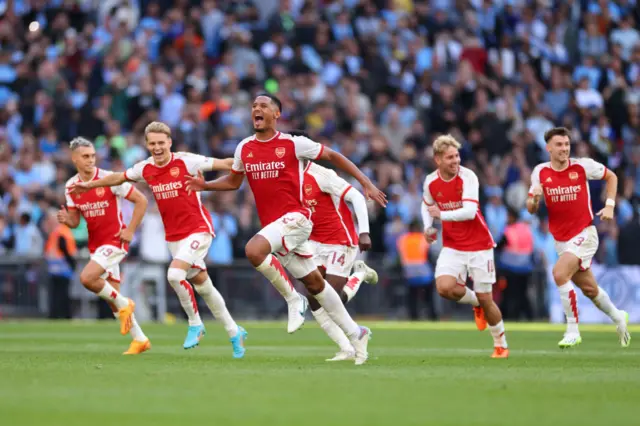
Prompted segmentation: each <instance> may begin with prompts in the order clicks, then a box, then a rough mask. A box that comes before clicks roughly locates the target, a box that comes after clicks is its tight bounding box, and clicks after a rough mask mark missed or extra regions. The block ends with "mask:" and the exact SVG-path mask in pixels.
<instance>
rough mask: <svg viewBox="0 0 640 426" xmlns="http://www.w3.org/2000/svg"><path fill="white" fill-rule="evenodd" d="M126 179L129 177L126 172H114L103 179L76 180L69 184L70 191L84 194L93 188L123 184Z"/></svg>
mask: <svg viewBox="0 0 640 426" xmlns="http://www.w3.org/2000/svg"><path fill="white" fill-rule="evenodd" d="M126 181H127V179H126V178H125V176H124V173H112V174H110V175H107V176H105V177H103V178H102V179H98V180H92V181H90V182H74V183H72V184H71V185H69V192H72V193H76V194H82V193H84V192H87V191H89V190H90V189H93V188H102V187H105V186H118V185H122V184H123V183H125V182H126Z"/></svg>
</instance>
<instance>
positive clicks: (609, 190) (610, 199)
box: [598, 169, 618, 220]
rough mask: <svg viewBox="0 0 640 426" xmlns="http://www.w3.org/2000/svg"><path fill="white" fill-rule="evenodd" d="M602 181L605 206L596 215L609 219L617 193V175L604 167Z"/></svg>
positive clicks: (612, 213) (611, 215) (612, 214)
mask: <svg viewBox="0 0 640 426" xmlns="http://www.w3.org/2000/svg"><path fill="white" fill-rule="evenodd" d="M604 181H605V182H606V187H605V191H606V194H607V201H605V207H604V208H603V209H602V210H600V211H599V212H598V216H599V217H600V219H603V220H611V219H613V216H614V211H613V210H614V208H615V206H616V196H617V195H618V176H616V174H615V173H614V172H612V171H611V170H609V169H606V171H605V175H604Z"/></svg>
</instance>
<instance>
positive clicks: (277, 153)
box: [276, 146, 286, 158]
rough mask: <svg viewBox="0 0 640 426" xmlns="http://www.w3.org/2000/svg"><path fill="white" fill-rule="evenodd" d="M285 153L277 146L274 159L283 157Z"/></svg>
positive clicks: (284, 150)
mask: <svg viewBox="0 0 640 426" xmlns="http://www.w3.org/2000/svg"><path fill="white" fill-rule="evenodd" d="M285 152H286V149H285V148H284V147H282V146H279V147H278V148H276V157H278V158H282V157H284V154H285Z"/></svg>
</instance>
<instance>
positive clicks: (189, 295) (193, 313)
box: [167, 268, 202, 325]
mask: <svg viewBox="0 0 640 426" xmlns="http://www.w3.org/2000/svg"><path fill="white" fill-rule="evenodd" d="M167 279H168V280H169V284H171V287H172V288H173V290H174V291H175V292H176V294H177V295H178V300H179V301H180V305H181V306H182V309H183V310H184V312H185V313H186V314H187V317H188V318H189V325H202V319H201V318H200V314H199V313H198V302H197V301H196V295H195V293H194V291H193V287H192V286H191V284H189V281H187V271H183V270H182V269H178V268H169V270H168V271H167Z"/></svg>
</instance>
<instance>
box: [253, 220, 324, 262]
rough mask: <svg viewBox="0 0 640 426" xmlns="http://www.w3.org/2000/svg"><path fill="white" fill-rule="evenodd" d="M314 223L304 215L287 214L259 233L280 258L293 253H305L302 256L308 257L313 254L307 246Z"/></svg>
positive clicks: (272, 251)
mask: <svg viewBox="0 0 640 426" xmlns="http://www.w3.org/2000/svg"><path fill="white" fill-rule="evenodd" d="M312 227H313V223H312V222H311V221H310V220H309V219H308V218H306V217H305V216H304V215H303V214H302V213H287V214H285V215H284V216H282V217H281V218H279V219H278V220H275V221H273V222H271V223H270V224H269V225H267V226H265V227H264V228H262V229H261V230H260V232H258V234H259V235H262V236H263V237H264V238H266V239H267V241H269V244H270V245H271V253H277V254H279V255H280V256H286V255H287V254H289V253H291V252H299V251H300V249H301V248H302V250H303V251H304V252H303V253H302V254H303V256H306V255H308V254H312V253H313V251H312V249H311V248H310V247H309V245H308V244H307V245H306V247H301V246H304V245H305V243H307V242H308V240H309V236H310V235H311V229H312Z"/></svg>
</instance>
